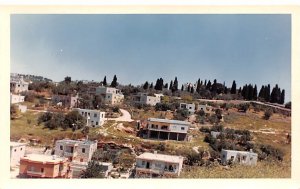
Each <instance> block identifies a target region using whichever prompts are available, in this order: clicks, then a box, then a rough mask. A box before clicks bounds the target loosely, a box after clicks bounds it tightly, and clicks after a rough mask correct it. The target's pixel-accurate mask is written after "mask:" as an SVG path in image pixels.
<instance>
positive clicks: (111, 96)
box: [91, 86, 124, 105]
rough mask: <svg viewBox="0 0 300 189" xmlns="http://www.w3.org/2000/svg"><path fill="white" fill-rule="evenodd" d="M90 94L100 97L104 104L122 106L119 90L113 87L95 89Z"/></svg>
mask: <svg viewBox="0 0 300 189" xmlns="http://www.w3.org/2000/svg"><path fill="white" fill-rule="evenodd" d="M91 94H94V95H100V96H102V97H103V99H104V101H105V103H106V104H111V105H116V104H122V103H123V100H124V95H123V94H122V92H121V90H119V89H116V88H113V87H105V86H100V87H96V88H95V90H94V91H93V92H92V93H91Z"/></svg>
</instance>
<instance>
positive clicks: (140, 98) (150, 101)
mask: <svg viewBox="0 0 300 189" xmlns="http://www.w3.org/2000/svg"><path fill="white" fill-rule="evenodd" d="M160 100H161V96H160V95H158V94H154V95H153V96H148V94H147V93H138V94H137V95H135V96H134V97H133V101H134V102H135V103H138V104H146V105H150V106H155V105H156V104H157V103H160Z"/></svg>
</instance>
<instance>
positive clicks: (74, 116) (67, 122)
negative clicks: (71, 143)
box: [64, 111, 86, 129]
mask: <svg viewBox="0 0 300 189" xmlns="http://www.w3.org/2000/svg"><path fill="white" fill-rule="evenodd" d="M85 124H86V119H85V118H84V117H83V116H82V115H80V113H79V112H78V111H71V112H69V113H67V114H66V116H65V119H64V127H65V129H66V128H72V127H73V125H76V126H77V129H80V128H82V127H84V125H85Z"/></svg>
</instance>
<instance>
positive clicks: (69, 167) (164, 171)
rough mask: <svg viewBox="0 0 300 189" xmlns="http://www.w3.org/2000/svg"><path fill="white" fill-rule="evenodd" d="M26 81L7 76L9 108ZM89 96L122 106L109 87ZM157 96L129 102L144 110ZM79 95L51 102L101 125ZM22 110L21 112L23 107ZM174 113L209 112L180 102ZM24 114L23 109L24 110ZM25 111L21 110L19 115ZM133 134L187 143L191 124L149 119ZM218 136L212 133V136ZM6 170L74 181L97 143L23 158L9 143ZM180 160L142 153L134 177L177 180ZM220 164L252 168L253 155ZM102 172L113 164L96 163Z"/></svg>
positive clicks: (101, 116)
mask: <svg viewBox="0 0 300 189" xmlns="http://www.w3.org/2000/svg"><path fill="white" fill-rule="evenodd" d="M28 84H29V83H28V82H25V81H24V80H23V78H22V77H11V104H19V108H20V109H21V108H22V105H20V103H22V102H24V96H21V95H20V93H21V92H24V91H28ZM88 94H90V95H98V96H101V97H102V98H103V99H104V101H105V103H106V104H109V105H118V104H122V103H123V101H124V95H123V94H122V92H121V91H120V90H119V89H116V88H113V87H105V86H98V87H91V88H89V90H88ZM162 96H163V95H162V94H153V95H149V94H147V93H138V94H137V95H135V96H134V97H133V99H132V100H133V102H135V103H138V104H143V105H150V106H155V105H156V104H157V103H160V102H161V98H162ZM79 99H80V97H79V96H78V95H76V96H72V95H53V96H52V98H51V100H52V103H53V104H55V105H59V106H64V107H68V108H70V109H73V110H75V111H78V113H79V114H80V115H82V116H83V117H85V118H86V125H87V126H91V127H99V126H102V125H103V124H104V122H105V112H102V111H100V110H91V109H81V108H77V107H78V102H79ZM23 109H24V108H23ZM179 109H181V110H182V109H183V110H187V111H188V112H189V114H190V115H192V114H194V113H195V112H196V111H200V110H202V111H204V113H210V112H211V107H209V106H207V105H195V104H194V103H180V105H179ZM25 111H26V110H25ZM23 112H24V110H23ZM137 123H138V124H137V129H138V130H141V131H142V137H143V138H147V139H155V140H175V141H187V140H188V131H189V129H190V127H191V124H190V123H189V122H187V121H179V120H169V119H158V118H148V119H147V120H145V121H138V122H137ZM218 134H219V133H212V135H213V136H215V137H217V135H218ZM10 148H11V152H10V154H11V163H10V165H11V167H14V166H19V177H30V178H31V177H32V178H79V177H80V175H81V173H82V172H83V171H85V170H86V168H87V166H88V162H89V161H91V160H92V156H93V153H94V152H95V151H96V150H97V141H90V140H81V141H80V140H69V139H63V140H58V141H56V143H55V150H54V154H53V155H51V154H26V144H24V143H16V142H11V147H10ZM183 160H184V158H183V157H181V156H171V155H166V154H158V153H156V152H154V153H148V152H147V153H143V154H141V155H139V156H137V157H136V164H135V177H136V178H146V177H147V178H148V177H176V176H179V174H180V172H181V171H182V166H183ZM221 161H222V163H223V164H226V163H227V162H228V161H232V162H239V163H241V164H245V165H255V164H256V161H257V154H256V153H253V152H252V151H250V152H240V151H232V150H222V152H221ZM100 164H102V165H103V166H104V167H105V169H104V172H103V174H104V175H105V177H106V178H107V177H110V172H111V170H112V168H113V165H112V163H107V162H100Z"/></svg>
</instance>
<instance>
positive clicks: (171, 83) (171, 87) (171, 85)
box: [169, 80, 173, 90]
mask: <svg viewBox="0 0 300 189" xmlns="http://www.w3.org/2000/svg"><path fill="white" fill-rule="evenodd" d="M169 89H170V90H172V89H173V80H171V82H170V87H169Z"/></svg>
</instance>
